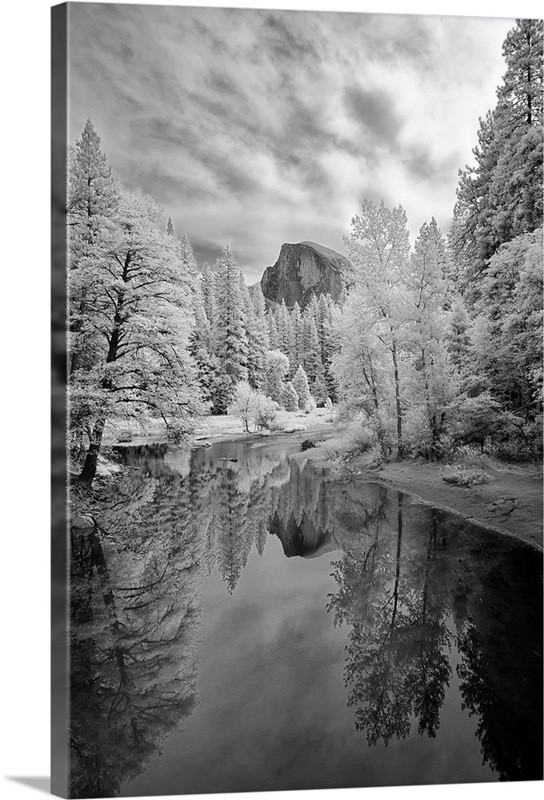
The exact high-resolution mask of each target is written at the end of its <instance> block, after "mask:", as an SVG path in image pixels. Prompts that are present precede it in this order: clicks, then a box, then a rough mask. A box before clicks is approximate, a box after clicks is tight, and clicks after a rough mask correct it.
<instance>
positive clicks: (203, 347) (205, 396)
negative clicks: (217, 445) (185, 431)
mask: <svg viewBox="0 0 544 800" xmlns="http://www.w3.org/2000/svg"><path fill="white" fill-rule="evenodd" d="M193 307H194V326H193V329H192V331H191V334H190V337H189V352H190V354H191V356H192V358H193V361H194V363H195V368H196V373H197V377H198V383H199V386H200V393H201V397H202V400H203V401H204V402H206V403H211V405H212V408H213V405H214V402H215V389H216V386H217V379H218V369H217V360H216V358H215V356H214V355H213V351H212V348H211V341H212V336H211V327H210V323H209V322H208V318H207V317H206V314H205V313H204V300H203V297H202V285H201V282H200V281H197V283H196V287H195V294H194V301H193Z"/></svg>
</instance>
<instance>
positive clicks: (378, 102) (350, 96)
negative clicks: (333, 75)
mask: <svg viewBox="0 0 544 800" xmlns="http://www.w3.org/2000/svg"><path fill="white" fill-rule="evenodd" d="M344 102H345V104H346V108H347V110H348V113H349V114H351V116H352V117H353V119H354V120H355V121H356V122H358V123H359V124H360V125H361V126H362V128H363V130H364V131H365V132H368V133H370V134H371V135H373V136H375V137H376V139H377V141H378V142H381V143H385V144H388V145H389V146H393V145H395V143H396V142H397V139H398V136H399V132H400V130H401V128H402V124H403V122H402V119H401V117H400V115H399V114H398V112H397V110H396V108H395V103H394V97H391V96H389V95H388V94H387V93H386V92H384V91H383V90H381V89H363V88H362V87H361V86H346V88H345V89H344Z"/></svg>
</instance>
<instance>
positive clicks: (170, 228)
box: [166, 217, 176, 236]
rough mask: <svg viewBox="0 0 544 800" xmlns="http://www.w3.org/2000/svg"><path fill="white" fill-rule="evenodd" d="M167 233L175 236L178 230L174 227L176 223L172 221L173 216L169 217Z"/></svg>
mask: <svg viewBox="0 0 544 800" xmlns="http://www.w3.org/2000/svg"><path fill="white" fill-rule="evenodd" d="M166 233H167V234H168V235H169V236H175V235H176V231H175V228H174V223H173V221H172V217H168V222H167V223H166Z"/></svg>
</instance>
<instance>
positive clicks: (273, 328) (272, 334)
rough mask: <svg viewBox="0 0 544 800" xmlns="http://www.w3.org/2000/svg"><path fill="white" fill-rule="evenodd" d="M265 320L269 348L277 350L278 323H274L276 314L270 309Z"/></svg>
mask: <svg viewBox="0 0 544 800" xmlns="http://www.w3.org/2000/svg"><path fill="white" fill-rule="evenodd" d="M266 322H267V330H268V342H269V345H270V349H271V350H277V349H278V347H279V337H278V325H277V323H276V315H275V314H274V312H273V311H272V310H269V311H267V313H266Z"/></svg>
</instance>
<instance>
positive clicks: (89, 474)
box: [79, 417, 106, 486]
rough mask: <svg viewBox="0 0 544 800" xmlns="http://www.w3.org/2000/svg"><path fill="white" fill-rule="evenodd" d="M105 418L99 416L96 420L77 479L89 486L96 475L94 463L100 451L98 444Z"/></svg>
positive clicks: (100, 439)
mask: <svg viewBox="0 0 544 800" xmlns="http://www.w3.org/2000/svg"><path fill="white" fill-rule="evenodd" d="M105 424H106V418H105V417H101V418H100V419H99V420H97V422H96V424H95V426H94V428H93V433H92V437H91V443H90V445H89V449H88V450H87V455H86V456H85V463H84V464H83V469H82V470H81V473H80V475H79V480H80V481H83V483H87V484H88V485H89V486H90V485H91V483H92V482H93V480H94V476H95V475H96V465H97V463H98V453H99V452H100V445H101V444H102V436H103V435H104V426H105Z"/></svg>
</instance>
